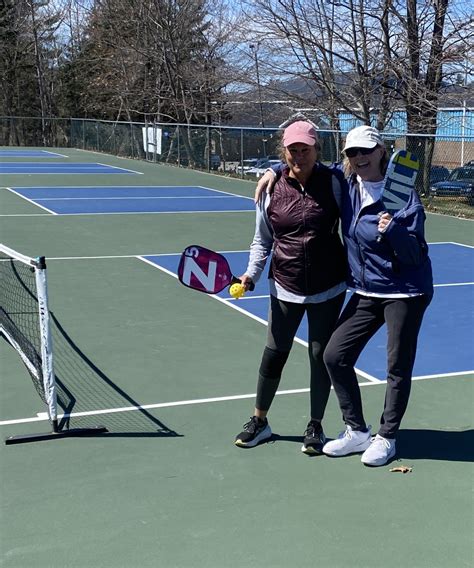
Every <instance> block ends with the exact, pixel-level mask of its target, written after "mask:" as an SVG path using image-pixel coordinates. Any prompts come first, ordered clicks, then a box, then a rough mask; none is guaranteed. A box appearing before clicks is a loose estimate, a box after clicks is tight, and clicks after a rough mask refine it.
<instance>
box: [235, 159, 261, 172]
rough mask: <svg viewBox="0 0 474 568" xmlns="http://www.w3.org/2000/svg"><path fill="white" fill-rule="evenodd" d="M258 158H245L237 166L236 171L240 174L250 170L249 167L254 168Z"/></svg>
mask: <svg viewBox="0 0 474 568" xmlns="http://www.w3.org/2000/svg"><path fill="white" fill-rule="evenodd" d="M258 160H259V158H248V159H247V160H244V161H243V162H242V165H241V166H240V165H239V166H237V169H236V172H237V173H238V174H241V173H245V172H246V171H247V170H250V168H255V166H256V165H257V162H258Z"/></svg>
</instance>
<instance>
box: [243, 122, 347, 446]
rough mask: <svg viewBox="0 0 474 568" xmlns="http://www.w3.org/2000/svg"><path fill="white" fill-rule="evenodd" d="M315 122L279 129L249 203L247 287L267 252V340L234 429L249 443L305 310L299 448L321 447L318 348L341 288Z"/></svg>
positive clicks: (341, 262)
mask: <svg viewBox="0 0 474 568" xmlns="http://www.w3.org/2000/svg"><path fill="white" fill-rule="evenodd" d="M319 151H320V145H319V140H318V136H317V133H316V129H315V128H314V126H313V125H312V124H311V123H309V122H306V121H298V122H293V123H292V124H290V125H289V126H288V127H287V128H286V129H285V130H284V132H283V137H282V158H283V161H284V162H285V165H284V166H283V170H282V175H281V177H280V179H279V181H278V182H277V183H276V184H275V187H274V190H273V192H272V194H271V195H267V196H266V199H265V200H261V201H260V202H259V203H258V204H257V218H256V229H255V236H254V238H253V241H252V244H251V246H250V257H249V263H248V266H247V270H246V271H245V274H243V275H242V276H241V277H240V278H241V280H242V282H243V284H244V285H245V286H246V287H247V288H248V287H249V285H250V284H251V283H252V282H253V283H255V282H257V281H258V279H259V278H260V276H261V274H262V272H263V269H264V267H265V263H266V261H267V259H268V257H269V255H270V253H272V257H271V263H270V270H269V287H270V306H269V317H268V322H269V323H268V333H267V343H266V346H265V349H264V352H263V356H262V361H261V364H260V369H259V373H258V383H257V398H256V402H255V409H254V413H253V416H252V417H251V418H250V421H249V422H247V423H246V424H245V425H244V427H243V431H242V432H241V433H240V434H239V435H238V436H237V437H236V439H235V444H236V445H237V446H240V447H253V446H256V445H257V444H259V443H260V442H262V441H264V440H267V439H269V438H270V437H271V435H272V431H271V429H270V425H269V423H268V420H267V412H268V410H269V409H270V406H271V404H272V401H273V398H274V396H275V393H276V391H277V388H278V385H279V383H280V377H281V374H282V370H283V367H284V366H285V363H286V360H287V358H288V355H289V353H290V349H291V346H292V343H293V339H294V337H295V334H296V331H297V329H298V326H299V324H300V322H301V320H302V318H303V316H304V314H305V313H306V314H307V318H308V352H309V360H310V393H311V394H310V413H311V416H310V421H309V423H308V425H307V428H306V431H305V434H304V442H303V447H302V451H303V452H304V453H307V454H317V453H321V451H322V448H323V446H324V444H325V441H326V439H325V436H324V432H323V429H322V426H321V421H322V419H323V416H324V411H325V408H326V404H327V401H328V398H329V393H330V388H331V381H330V378H329V375H328V372H327V370H326V367H325V365H324V361H323V352H324V349H325V347H326V344H327V342H328V341H329V338H330V336H331V334H332V332H333V330H334V327H335V324H336V321H337V319H338V316H339V313H340V310H341V307H342V304H343V302H344V298H345V292H346V284H345V280H346V276H347V274H346V272H347V267H346V255H345V252H344V247H343V245H342V242H341V239H340V237H339V234H338V227H339V207H338V203H337V200H336V197H335V195H337V191H338V190H339V189H340V185H339V181H338V179H337V177H335V176H334V174H333V173H332V172H331V170H330V169H329V168H327V167H326V166H324V165H323V164H321V163H320V162H319V161H318V155H319Z"/></svg>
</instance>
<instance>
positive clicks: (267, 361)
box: [255, 292, 345, 421]
mask: <svg viewBox="0 0 474 568" xmlns="http://www.w3.org/2000/svg"><path fill="white" fill-rule="evenodd" d="M344 298H345V292H343V293H342V294H339V295H338V296H336V297H335V298H332V299H330V300H327V301H325V302H321V303H319V304H294V303H292V302H284V301H282V300H278V299H277V298H275V297H274V296H270V307H269V314H268V335H267V345H266V347H265V350H264V352H263V357H262V362H261V364H260V370H259V376H258V384H257V400H256V404H255V406H256V407H257V408H258V409H259V410H269V408H270V406H271V404H272V401H273V398H274V396H275V393H276V391H277V389H278V385H279V384H280V378H281V373H282V371H283V367H284V366H285V363H286V360H287V359H288V355H289V354H290V350H291V346H292V344H293V339H294V337H295V335H296V332H297V330H298V326H299V325H300V323H301V320H302V319H303V316H304V314H305V312H306V313H307V314H308V353H309V361H310V369H311V373H310V411H311V418H312V419H313V420H319V421H321V420H322V419H323V416H324V410H325V409H326V404H327V401H328V398H329V393H330V390H331V381H330V378H329V375H328V372H327V369H326V367H325V365H324V361H323V352H324V349H325V347H326V344H327V343H328V341H329V338H330V337H331V334H332V332H333V330H334V327H335V325H336V322H337V318H338V317H339V314H340V311H341V307H342V304H343V303H344Z"/></svg>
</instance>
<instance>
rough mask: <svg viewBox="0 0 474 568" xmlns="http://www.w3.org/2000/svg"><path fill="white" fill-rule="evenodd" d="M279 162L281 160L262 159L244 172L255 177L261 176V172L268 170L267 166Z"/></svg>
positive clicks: (269, 166)
mask: <svg viewBox="0 0 474 568" xmlns="http://www.w3.org/2000/svg"><path fill="white" fill-rule="evenodd" d="M280 162H281V160H264V161H260V162H259V163H257V164H256V165H255V167H254V168H250V169H249V170H247V171H246V172H245V175H246V176H255V177H256V178H257V179H258V178H259V177H261V176H263V174H264V173H265V172H266V171H267V170H268V168H271V167H272V166H274V165H275V164H279V163H280Z"/></svg>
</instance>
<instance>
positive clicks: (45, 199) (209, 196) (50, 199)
mask: <svg viewBox="0 0 474 568" xmlns="http://www.w3.org/2000/svg"><path fill="white" fill-rule="evenodd" d="M233 197H240V196H234V195H231V194H230V193H229V195H199V196H196V197H193V196H183V197H173V196H167V197H160V196H151V195H150V196H143V197H96V196H92V197H37V198H36V199H37V200H38V201H102V200H106V199H115V200H119V201H121V200H125V199H132V200H135V199H147V200H151V199H188V200H189V199H192V200H194V199H232V198H233Z"/></svg>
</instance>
